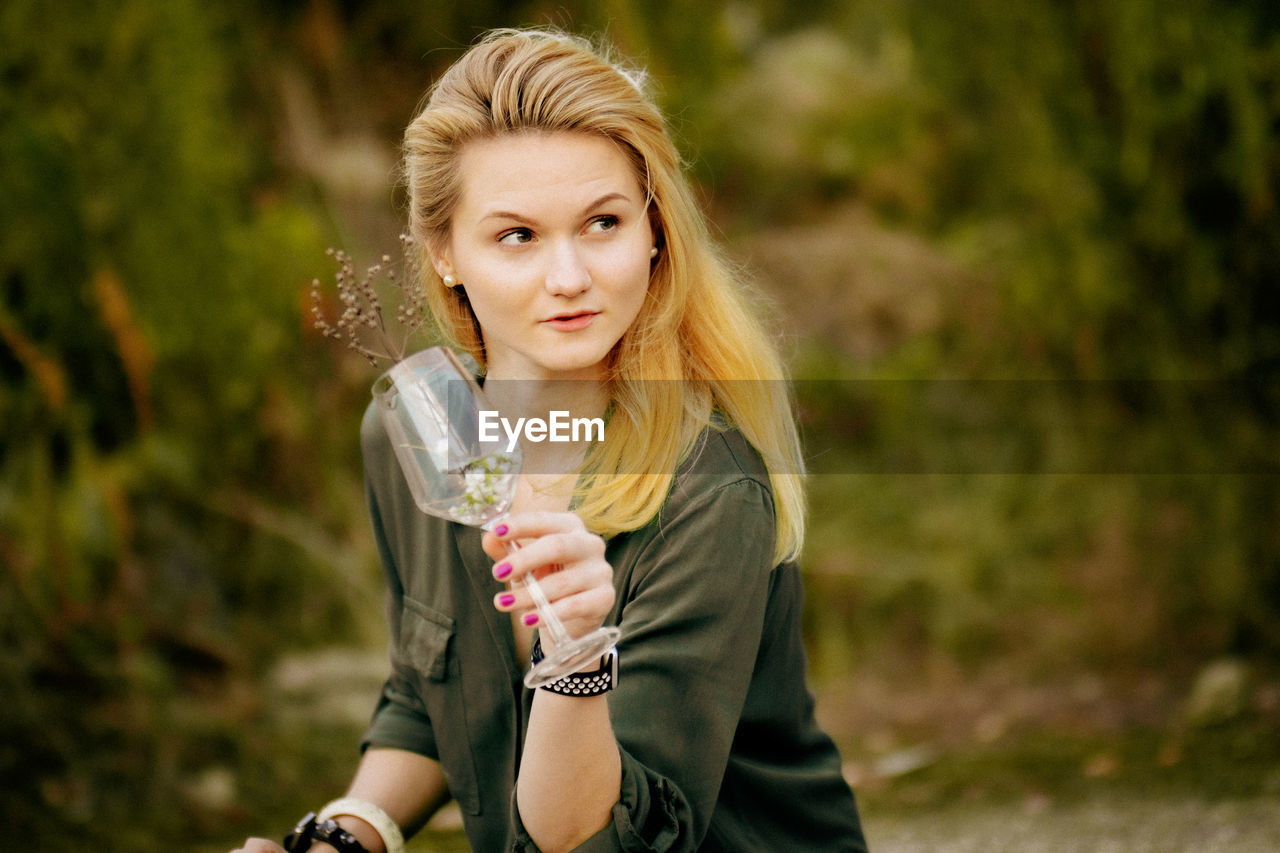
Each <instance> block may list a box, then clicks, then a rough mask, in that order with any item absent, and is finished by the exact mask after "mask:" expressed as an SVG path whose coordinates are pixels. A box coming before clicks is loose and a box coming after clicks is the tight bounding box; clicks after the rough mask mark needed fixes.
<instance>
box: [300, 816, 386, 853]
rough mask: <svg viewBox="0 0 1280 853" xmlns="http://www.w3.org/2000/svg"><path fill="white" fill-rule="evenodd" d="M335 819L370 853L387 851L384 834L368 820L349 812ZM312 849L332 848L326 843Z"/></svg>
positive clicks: (384, 852) (326, 849) (325, 849)
mask: <svg viewBox="0 0 1280 853" xmlns="http://www.w3.org/2000/svg"><path fill="white" fill-rule="evenodd" d="M333 819H334V821H336V822H337V824H338V826H340V827H342V828H343V829H345V830H346V831H347V832H349V833H351V834H352V835H354V836H355V837H356V841H359V842H360V846H361V847H363V848H364V849H365V850H367V851H368V853H386V851H387V848H386V845H385V844H383V843H382V836H381V835H379V834H378V830H377V829H375V828H374V827H373V825H372V824H370V823H369V822H368V821H366V820H363V819H361V818H358V817H356V816H355V815H349V814H344V815H335V816H334V818H333ZM311 849H312V850H317V849H319V850H324V851H328V850H330V849H331V848H330V847H329V845H327V844H325V845H323V846H321V845H317V846H316V847H313V848H311Z"/></svg>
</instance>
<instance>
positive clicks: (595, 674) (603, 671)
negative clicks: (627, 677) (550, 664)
mask: <svg viewBox="0 0 1280 853" xmlns="http://www.w3.org/2000/svg"><path fill="white" fill-rule="evenodd" d="M530 658H531V662H532V663H533V665H534V666H537V665H538V664H539V663H541V662H542V658H543V654H542V639H541V638H537V639H535V640H534V641H533V650H532V653H531V654H530ZM617 683H618V650H617V649H609V651H607V652H605V654H604V656H603V657H601V658H600V667H599V669H595V670H592V671H590V672H571V673H569V674H568V675H565V676H562V677H561V678H558V679H556V680H555V681H551V682H548V683H547V684H544V685H542V687H541V688H539V689H541V690H546V691H547V692H549V693H557V694H559V695H561V696H578V697H582V698H585V697H588V696H601V695H603V694H605V693H608V692H609V691H610V690H612V689H613V688H614V687H615V686H616V685H617Z"/></svg>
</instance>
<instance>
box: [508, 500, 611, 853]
mask: <svg viewBox="0 0 1280 853" xmlns="http://www.w3.org/2000/svg"><path fill="white" fill-rule="evenodd" d="M512 540H521V541H525V542H526V544H525V545H524V547H522V548H520V549H519V550H517V551H514V552H511V553H507V550H506V544H505V543H506V542H508V541H512ZM528 540H532V541H528ZM484 544H485V550H486V552H487V553H489V555H490V556H492V557H494V558H495V560H497V561H498V564H497V566H495V576H499V575H500V576H501V577H502V578H503V579H509V580H512V581H518V580H519V579H520V578H521V577H523V576H524V575H525V574H527V573H529V572H534V571H537V572H539V573H541V571H542V570H544V569H545V568H547V567H550V566H556V567H558V569H559V570H558V571H554V572H552V573H550V574H546V575H544V576H542V578H541V585H542V587H543V589H544V591H545V592H546V594H547V597H548V599H549V600H551V601H553V602H554V607H555V612H556V615H557V616H559V617H560V620H561V621H562V622H563V623H564V625H565V628H566V630H568V632H569V634H570V635H571V636H574V637H580V636H583V635H585V634H587V633H589V632H590V631H593V630H595V629H596V628H599V627H600V626H601V625H602V624H603V623H604V619H605V617H606V616H607V615H608V614H609V611H610V610H611V609H612V607H613V601H614V595H615V593H614V588H613V570H612V568H611V567H610V565H609V563H608V562H607V561H606V560H605V559H604V542H603V540H601V538H600V537H599V536H596V535H595V534H593V533H590V532H589V531H588V530H587V529H586V528H585V527H584V526H583V524H582V522H581V521H580V520H579V519H578V517H577V516H576V515H574V514H572V513H569V512H555V513H552V512H529V513H522V514H519V515H513V516H510V517H509V518H508V519H507V530H506V531H505V533H504V536H502V537H498V536H496V535H494V534H492V533H490V534H486V536H485V540H484ZM512 589H513V592H510V593H504V594H502V595H500V596H498V598H497V599H496V600H495V604H496V606H497V607H498V609H500V610H504V611H507V612H513V613H517V614H518V613H522V612H525V611H528V612H532V606H533V602H532V601H531V600H530V599H529V598H528V594H527V593H526V592H525V591H524V590H523V588H522V587H521V585H520V584H518V583H516V584H514V586H513V588H512ZM507 596H512V597H507ZM542 641H543V643H544V644H549V643H550V637H543V638H542ZM549 651H550V647H549V646H548V652H549ZM596 666H597V663H596V662H592V663H591V664H590V665H589V667H588V668H589V669H594V668H595V667H596ZM621 784H622V762H621V758H620V757H619V754H618V742H617V739H616V738H615V737H614V733H613V727H612V726H611V725H610V723H609V705H608V701H607V699H606V697H605V696H592V697H578V696H560V695H557V694H554V693H549V692H547V691H545V690H539V691H536V693H535V694H534V699H533V710H532V712H531V714H530V717H529V725H528V729H527V731H526V734H525V746H524V753H523V754H522V756H521V759H520V776H519V778H518V779H517V780H516V806H517V808H518V809H519V811H520V819H521V821H522V822H523V824H524V828H525V831H526V832H528V833H529V837H530V838H532V839H533V841H534V843H535V844H537V845H538V848H539V849H540V850H542V851H544V853H559V851H565V850H572V849H573V848H574V847H576V846H578V845H579V844H580V843H581V842H583V841H585V840H586V839H587V838H589V837H590V836H592V835H594V834H595V833H596V832H598V831H599V830H601V829H603V828H604V827H605V826H607V825H608V824H609V821H610V819H611V817H612V811H613V806H614V804H615V803H617V802H618V796H619V790H620V788H621Z"/></svg>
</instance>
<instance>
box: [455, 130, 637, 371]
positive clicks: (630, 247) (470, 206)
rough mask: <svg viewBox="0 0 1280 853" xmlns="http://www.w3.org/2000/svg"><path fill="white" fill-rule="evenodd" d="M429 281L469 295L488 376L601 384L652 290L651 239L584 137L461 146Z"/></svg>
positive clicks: (614, 167) (616, 172)
mask: <svg viewBox="0 0 1280 853" xmlns="http://www.w3.org/2000/svg"><path fill="white" fill-rule="evenodd" d="M459 171H460V173H461V179H462V194H461V198H460V200H459V203H458V206H457V209H456V210H455V211H454V214H453V218H452V226H451V229H450V233H449V238H448V241H447V243H446V245H445V246H444V247H443V249H442V251H441V252H440V254H439V256H437V258H436V268H437V271H438V272H439V273H440V274H441V275H442V276H443V275H444V274H445V273H452V274H453V275H454V276H455V277H456V278H457V280H458V282H459V283H460V284H461V286H463V287H465V288H466V292H467V297H468V299H470V301H471V307H472V310H474V311H475V314H476V318H477V319H478V320H479V322H480V328H481V330H482V332H483V334H484V344H485V353H486V357H487V361H488V371H489V375H490V376H491V377H494V378H503V379H553V378H554V379H600V378H602V377H603V376H604V373H605V368H606V364H605V360H606V358H607V357H608V354H609V351H610V350H611V349H612V348H613V345H614V344H616V343H617V342H618V339H619V338H621V337H622V335H623V333H624V332H626V330H627V329H628V328H630V326H631V324H632V322H633V321H634V320H635V318H636V315H637V314H638V313H639V312H640V306H641V304H642V303H643V302H644V298H645V292H646V290H647V289H648V287H649V270H650V254H649V253H650V249H651V248H652V246H653V233H652V230H651V228H650V224H649V213H648V210H647V207H646V204H645V194H644V191H643V189H642V188H641V186H640V183H639V181H638V180H637V178H636V175H635V172H634V170H633V169H632V167H631V165H630V163H629V162H628V160H627V158H626V157H625V156H624V155H623V153H622V151H621V150H620V149H619V148H618V147H617V146H615V145H614V144H613V143H612V142H610V141H609V140H607V139H605V138H604V137H601V136H597V135H594V134H588V133H522V134H506V135H501V136H497V137H494V138H490V139H484V140H475V141H472V142H469V143H467V145H466V146H465V147H464V148H463V149H462V152H461V156H460V157H459Z"/></svg>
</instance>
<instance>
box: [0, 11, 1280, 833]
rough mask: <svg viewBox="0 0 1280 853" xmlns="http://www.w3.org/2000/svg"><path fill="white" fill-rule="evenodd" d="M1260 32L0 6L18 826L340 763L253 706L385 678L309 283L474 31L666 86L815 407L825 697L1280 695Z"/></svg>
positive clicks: (1143, 17) (1058, 15) (3, 436)
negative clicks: (1146, 683)
mask: <svg viewBox="0 0 1280 853" xmlns="http://www.w3.org/2000/svg"><path fill="white" fill-rule="evenodd" d="M1272 5H1273V4H1270V3H1268V2H1266V0H1252V2H1249V1H1248V0H1237V2H1225V0H1219V2H1210V0H1186V2H1180V3H1175V4H1164V3H1156V2H1154V0H1134V2H1126V3H1106V2H1100V0H1063V2H1048V0H1037V2H1028V3H1021V4H1012V5H1011V4H1008V3H997V2H994V0H973V2H968V3H962V4H925V3H919V2H905V3H896V4H884V3H873V2H866V0H849V2H844V3H823V2H811V1H810V0H791V2H786V3H784V2H773V0H738V2H723V0H721V1H720V2H717V0H705V2H700V3H696V4H689V3H686V2H679V3H677V2H666V0H664V1H663V2H655V3H644V4H641V3H638V2H631V0H611V2H607V3H597V4H592V3H578V2H571V3H557V4H542V3H537V2H481V3H475V2H473V3H456V4H447V3H436V4H421V3H412V2H407V0H386V1H385V2H378V3H370V4H355V3H340V2H336V0H292V2H290V0H277V2H273V3H257V4H250V3H230V4H212V5H211V4H204V3H197V2H195V0H172V1H171V2H169V1H168V0H166V2H159V0H115V1H114V2H110V3H108V2H102V0H72V2H66V3H60V4H47V3H39V2H35V0H10V2H7V3H5V4H4V5H3V6H2V7H0V45H3V47H0V197H2V199H3V201H2V202H0V425H2V427H0V562H2V563H3V567H4V573H3V576H2V577H0V687H2V688H3V691H4V694H5V696H6V697H7V700H6V701H5V703H4V705H3V710H0V790H3V792H4V796H3V797H0V821H2V822H3V823H4V824H5V825H6V826H7V827H9V830H10V832H12V833H19V834H20V835H21V836H22V837H25V838H26V839H28V842H29V843H28V845H27V847H28V849H65V845H66V844H68V843H72V842H76V843H91V844H93V845H94V846H96V847H98V848H100V849H116V848H118V849H122V850H123V849H130V850H137V849H144V848H145V847H146V846H147V845H148V844H153V845H154V846H155V847H156V849H162V848H168V847H172V846H173V845H174V844H176V843H178V842H177V841H176V839H180V838H184V837H185V838H191V837H194V838H196V839H214V840H216V839H220V838H224V837H227V833H228V832H230V834H231V836H234V835H236V834H237V833H240V834H244V833H245V832H248V831H266V827H264V826H263V822H264V821H266V820H267V819H268V816H269V817H270V819H271V820H274V819H275V818H276V817H277V816H278V814H280V813H283V812H285V811H286V810H292V809H293V808H295V807H297V806H299V805H305V804H307V803H311V802H312V801H314V800H316V799H317V798H323V797H324V796H325V793H319V794H317V793H314V791H316V790H319V789H322V788H323V789H325V791H328V790H331V789H332V788H333V787H334V786H339V785H341V780H342V777H343V774H344V773H345V772H346V768H348V767H349V766H350V763H351V761H352V760H354V752H353V749H352V747H351V743H350V738H351V733H350V732H349V731H348V730H345V729H343V730H341V731H329V730H327V729H325V728H324V727H323V725H320V726H319V728H316V727H315V726H314V725H313V726H312V727H310V728H309V727H308V726H307V725H302V724H298V723H297V722H296V721H293V722H290V720H289V719H286V718H281V717H280V716H279V713H278V708H277V707H276V705H275V704H274V699H275V698H276V697H274V696H273V695H272V694H271V692H270V690H269V688H268V687H267V686H266V685H267V684H268V678H269V674H270V672H271V667H272V665H273V663H274V662H275V660H276V658H277V656H278V655H279V654H281V653H282V652H283V651H286V650H289V649H305V648H320V647H327V646H332V645H352V646H360V647H375V648H376V647H377V645H378V644H379V643H380V642H381V639H380V638H381V626H380V623H379V620H380V612H381V609H380V592H379V589H378V575H377V569H376V564H375V559H374V556H373V553H372V549H371V547H370V543H369V541H368V536H367V533H366V531H365V518H364V511H363V506H362V497H361V493H360V473H359V460H358V448H357V426H358V418H359V417H360V413H361V411H362V409H363V406H364V403H365V401H366V399H367V388H368V384H369V382H370V380H371V379H372V375H371V372H370V371H369V369H368V368H367V367H365V366H363V365H362V364H361V363H359V362H358V361H356V360H355V359H354V358H352V357H349V356H348V355H346V354H344V353H342V352H339V351H337V350H336V349H335V348H334V347H333V345H332V344H331V343H330V342H326V341H324V340H322V339H320V338H319V336H318V335H316V334H315V333H314V331H313V330H312V329H311V328H310V322H309V314H308V310H309V305H308V301H307V288H308V284H309V282H310V281H311V279H312V278H314V277H321V278H326V277H328V276H329V275H330V274H331V269H332V268H331V266H330V264H329V262H328V260H327V259H326V258H325V256H324V249H325V247H326V246H329V245H341V246H342V247H343V248H346V249H347V250H348V251H350V252H352V253H353V254H355V255H356V257H357V258H361V257H367V258H369V259H370V260H371V261H372V260H373V259H374V258H376V256H378V255H380V254H381V253H382V252H384V251H388V250H389V249H390V248H391V247H393V246H394V245H395V237H396V234H397V233H398V228H399V224H398V221H397V220H398V218H399V214H400V209H399V204H400V199H399V197H398V195H397V193H396V190H395V187H394V174H393V171H394V147H395V144H396V140H397V138H398V135H399V133H400V130H401V129H402V127H403V125H404V124H405V123H406V122H407V120H408V119H409V118H410V117H411V115H412V112H413V109H414V105H415V104H416V103H417V102H418V99H419V98H420V96H421V94H422V92H423V91H424V90H425V89H426V87H427V85H428V84H429V82H430V80H431V79H432V76H433V74H434V73H436V72H438V71H439V70H440V69H441V68H443V67H444V66H445V65H447V64H448V63H449V62H450V61H451V60H452V59H454V58H455V57H456V56H457V55H458V53H459V52H460V51H461V50H462V49H463V48H464V47H465V45H466V44H467V43H468V42H469V41H470V40H471V39H472V38H473V37H474V36H475V35H476V34H477V33H478V32H480V31H481V30H483V29H485V28H488V27H491V26H500V25H517V24H527V23H544V24H545V23H552V24H555V25H559V26H564V27H568V28H571V29H576V30H580V31H583V32H587V33H604V34H606V35H607V36H608V37H609V38H610V39H611V40H612V41H614V42H615V43H616V44H617V45H618V46H619V48H620V49H621V50H622V52H623V53H624V54H627V55H629V56H632V57H634V58H636V59H637V60H638V61H639V62H641V63H643V64H644V65H646V66H647V67H648V68H649V70H650V71H651V73H652V74H653V76H654V82H655V84H656V86H657V90H658V92H659V93H660V100H661V101H662V103H663V105H664V107H665V108H666V109H667V111H668V113H669V114H670V115H671V116H672V118H673V127H674V129H675V131H676V134H677V136H678V137H679V139H680V142H681V145H682V148H683V150H684V151H685V152H686V154H687V156H688V158H689V169H690V173H691V175H692V176H693V177H694V178H695V180H696V181H697V182H698V185H699V187H700V189H701V191H702V193H703V196H704V198H705V200H706V203H707V206H708V209H709V210H710V211H711V213H712V215H713V217H714V219H715V221H716V223H717V225H718V227H719V229H720V231H721V233H722V234H723V235H724V239H725V241H726V242H727V243H729V244H730V246H731V247H732V248H733V249H734V251H735V252H737V253H738V254H739V255H740V256H741V257H742V258H743V259H744V262H745V263H746V265H747V266H748V267H749V268H750V269H752V270H753V271H755V272H756V273H757V275H758V278H759V282H760V287H761V290H762V294H763V296H764V297H765V298H767V299H768V300H769V302H768V304H770V305H772V306H773V308H774V310H775V313H776V315H777V321H778V325H779V328H780V330H781V331H782V333H783V334H785V335H786V336H787V339H788V340H789V341H790V342H791V345H792V347H793V350H794V363H795V368H796V372H797V375H798V376H800V377H802V378H804V379H810V380H824V381H826V380H833V379H840V380H842V381H841V382H836V383H829V382H825V383H824V382H812V383H809V382H802V383H801V385H800V386H799V389H798V396H799V402H800V405H801V409H802V411H803V412H804V413H805V415H806V429H807V435H808V438H809V439H810V441H811V442H812V443H813V444H812V446H813V447H823V448H826V449H827V450H826V453H827V454H828V455H825V456H822V457H821V458H819V459H817V462H818V464H817V465H816V466H815V467H816V468H817V469H818V470H820V471H824V472H826V473H819V474H817V475H815V476H814V477H813V478H812V499H813V503H814V507H815V512H814V524H813V528H814V529H813V535H812V538H811V542H810V547H809V549H808V552H807V554H806V559H805V565H806V569H807V571H808V573H809V584H810V600H811V602H812V603H811V605H810V625H811V629H812V630H811V640H812V648H813V652H814V661H813V663H814V667H815V674H816V675H817V677H818V683H819V686H827V687H829V688H830V689H831V690H832V691H833V693H834V692H836V691H837V690H838V688H839V687H840V685H843V684H845V683H846V682H849V683H852V684H853V685H855V688H854V695H855V697H856V695H857V693H856V685H857V684H858V682H859V679H860V678H862V677H865V676H866V675H867V674H872V675H875V674H878V675H880V676H883V677H886V678H888V677H889V676H891V675H893V674H894V673H897V674H898V677H899V678H901V677H902V673H907V674H908V677H909V679H911V680H927V679H928V678H929V677H930V676H929V673H931V672H936V671H937V668H938V667H939V666H943V667H944V668H949V669H954V668H959V669H960V670H962V671H966V672H978V671H985V670H988V669H990V668H991V667H1000V668H1003V669H1004V670H1007V671H1009V672H1012V673H1015V677H1017V678H1021V679H1026V680H1029V681H1035V680H1043V679H1052V678H1055V677H1061V676H1062V675H1063V674H1064V673H1074V672H1077V671H1081V670H1100V671H1109V672H1121V673H1134V672H1140V671H1141V672H1152V671H1154V672H1158V673H1161V674H1162V675H1163V677H1166V678H1168V679H1171V680H1175V681H1176V680H1177V679H1184V680H1185V678H1186V677H1187V675H1188V673H1190V672H1192V671H1193V670H1194V669H1195V668H1196V667H1198V666H1199V665H1200V664H1202V663H1203V662H1204V661H1207V660H1210V659H1212V658H1214V657H1217V656H1220V655H1224V654H1230V655H1236V656H1241V657H1243V658H1246V659H1251V660H1255V661H1258V662H1261V663H1263V664H1265V662H1266V661H1267V660H1273V659H1274V656H1275V654H1276V652H1277V651H1280V628H1278V627H1277V626H1278V625H1280V479H1277V473H1280V464H1278V463H1280V458H1278V457H1280V449H1278V448H1280V442H1277V441H1276V440H1275V439H1276V437H1277V420H1278V419H1280V393H1278V391H1280V388H1278V386H1277V365H1280V287H1278V285H1280V217H1278V216H1277V208H1276V205H1277V197H1278V195H1280V141H1278V140H1280V21H1278V20H1277V16H1276V13H1275V11H1274V9H1273V8H1272ZM937 380H945V381H946V382H948V383H954V384H950V385H948V384H945V383H943V384H942V385H937V384H932V385H929V384H926V385H917V384H913V383H920V382H922V381H924V382H926V383H927V382H929V381H933V382H936V381H937ZM1028 380H1035V382H1036V383H1038V384H1033V385H1029V386H1023V385H1019V384H1017V383H1018V382H1024V381H1028ZM1153 380H1160V381H1153ZM1192 380H1194V383H1199V384H1188V383H1189V381H1192ZM987 381H998V382H1001V383H1006V384H1004V385H999V384H997V385H983V384H981V383H983V382H987ZM1009 383H1012V384H1009ZM939 387H942V388H951V389H952V390H953V391H954V390H955V389H961V391H962V393H959V395H958V396H956V394H954V393H953V395H952V399H950V400H940V401H934V402H928V403H927V404H926V405H924V406H922V405H921V402H920V401H921V397H920V394H922V393H924V390H922V389H926V390H927V389H932V390H934V391H936V390H937V389H938V388H939ZM993 388H1002V389H1004V390H1003V391H1001V392H1000V393H993V392H992V389H993ZM1023 388H1037V389H1040V390H1041V391H1044V390H1045V389H1048V390H1049V391H1050V392H1051V393H1037V394H1030V395H1026V394H1021V393H1019V390H1018V389H1023ZM1197 388H1198V389H1206V388H1207V389H1209V391H1210V392H1211V393H1209V394H1208V395H1207V396H1206V397H1204V398H1203V399H1202V398H1200V397H1197V396H1196V395H1195V394H1193V393H1192V392H1191V390H1189V389H1197ZM913 389H914V390H913ZM1011 389H1012V390H1011ZM1081 389H1084V390H1083V391H1082V390H1081ZM944 396H945V395H944ZM929 399H930V400H932V398H929ZM1198 400H1199V401H1200V402H1197V401H1198ZM1203 400H1208V401H1209V402H1208V403H1205V402H1203ZM992 425H999V428H992ZM1068 427H1069V429H1068ZM1010 429H1012V430H1013V432H1014V433H1019V431H1021V433H1020V434H1021V435H1022V439H1021V440H1024V441H1026V442H1030V443H1031V444H1030V446H1031V447H1032V452H1031V453H1030V455H1029V456H1028V455H1026V454H1025V453H1024V454H1022V455H1018V453H1014V455H1013V456H1009V455H1008V453H1009V452H1010V448H1011V447H1013V448H1014V449H1015V450H1016V448H1017V447H1019V446H1022V447H1024V449H1025V445H1018V444H1017V440H1018V439H1016V437H1015V439H1013V440H1014V444H1013V445H1010V444H1009V443H1008V442H1010V441H1011V438H1010ZM958 435H959V436H963V440H958V439H957V436H958ZM1064 443H1065V444H1064ZM1064 447H1065V448H1066V450H1065V451H1064V449H1063V448H1064ZM1064 452H1065V453H1066V455H1065V456H1063V455H1062V454H1063V453H1064ZM974 458H977V459H980V460H983V461H981V462H974V461H973V459H974ZM1135 458H1136V459H1137V460H1138V461H1136V462H1135V461H1133V460H1134V459H1135ZM993 460H994V461H993ZM1063 460H1065V461H1063ZM1152 460H1155V461H1152ZM824 466H825V467H824ZM858 471H862V472H866V473H863V474H857V473H854V472H858ZM848 713H849V714H850V715H851V716H853V717H856V716H857V713H856V711H855V710H850V711H848ZM317 725H318V724H317ZM318 739H327V740H328V741H329V743H328V746H327V748H323V749H317V748H316V747H315V746H314V745H313V744H314V743H315V742H316V741H317V740H318ZM855 746H856V744H855ZM295 757H296V760H294V759H295ZM211 768H212V769H213V770H226V772H228V773H230V774H231V778H232V779H233V785H232V788H233V791H234V796H231V797H227V796H222V797H219V796H215V795H210V794H209V793H208V792H207V791H204V792H203V793H202V789H201V788H200V786H199V785H196V784H193V782H192V780H193V779H195V780H199V779H208V778H215V779H217V778H221V777H219V776H218V775H217V774H216V773H215V774H214V775H213V776H212V777H210V776H209V771H210V769H211ZM211 802H212V803H213V804H214V805H213V806H211V805H210V803H211Z"/></svg>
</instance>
